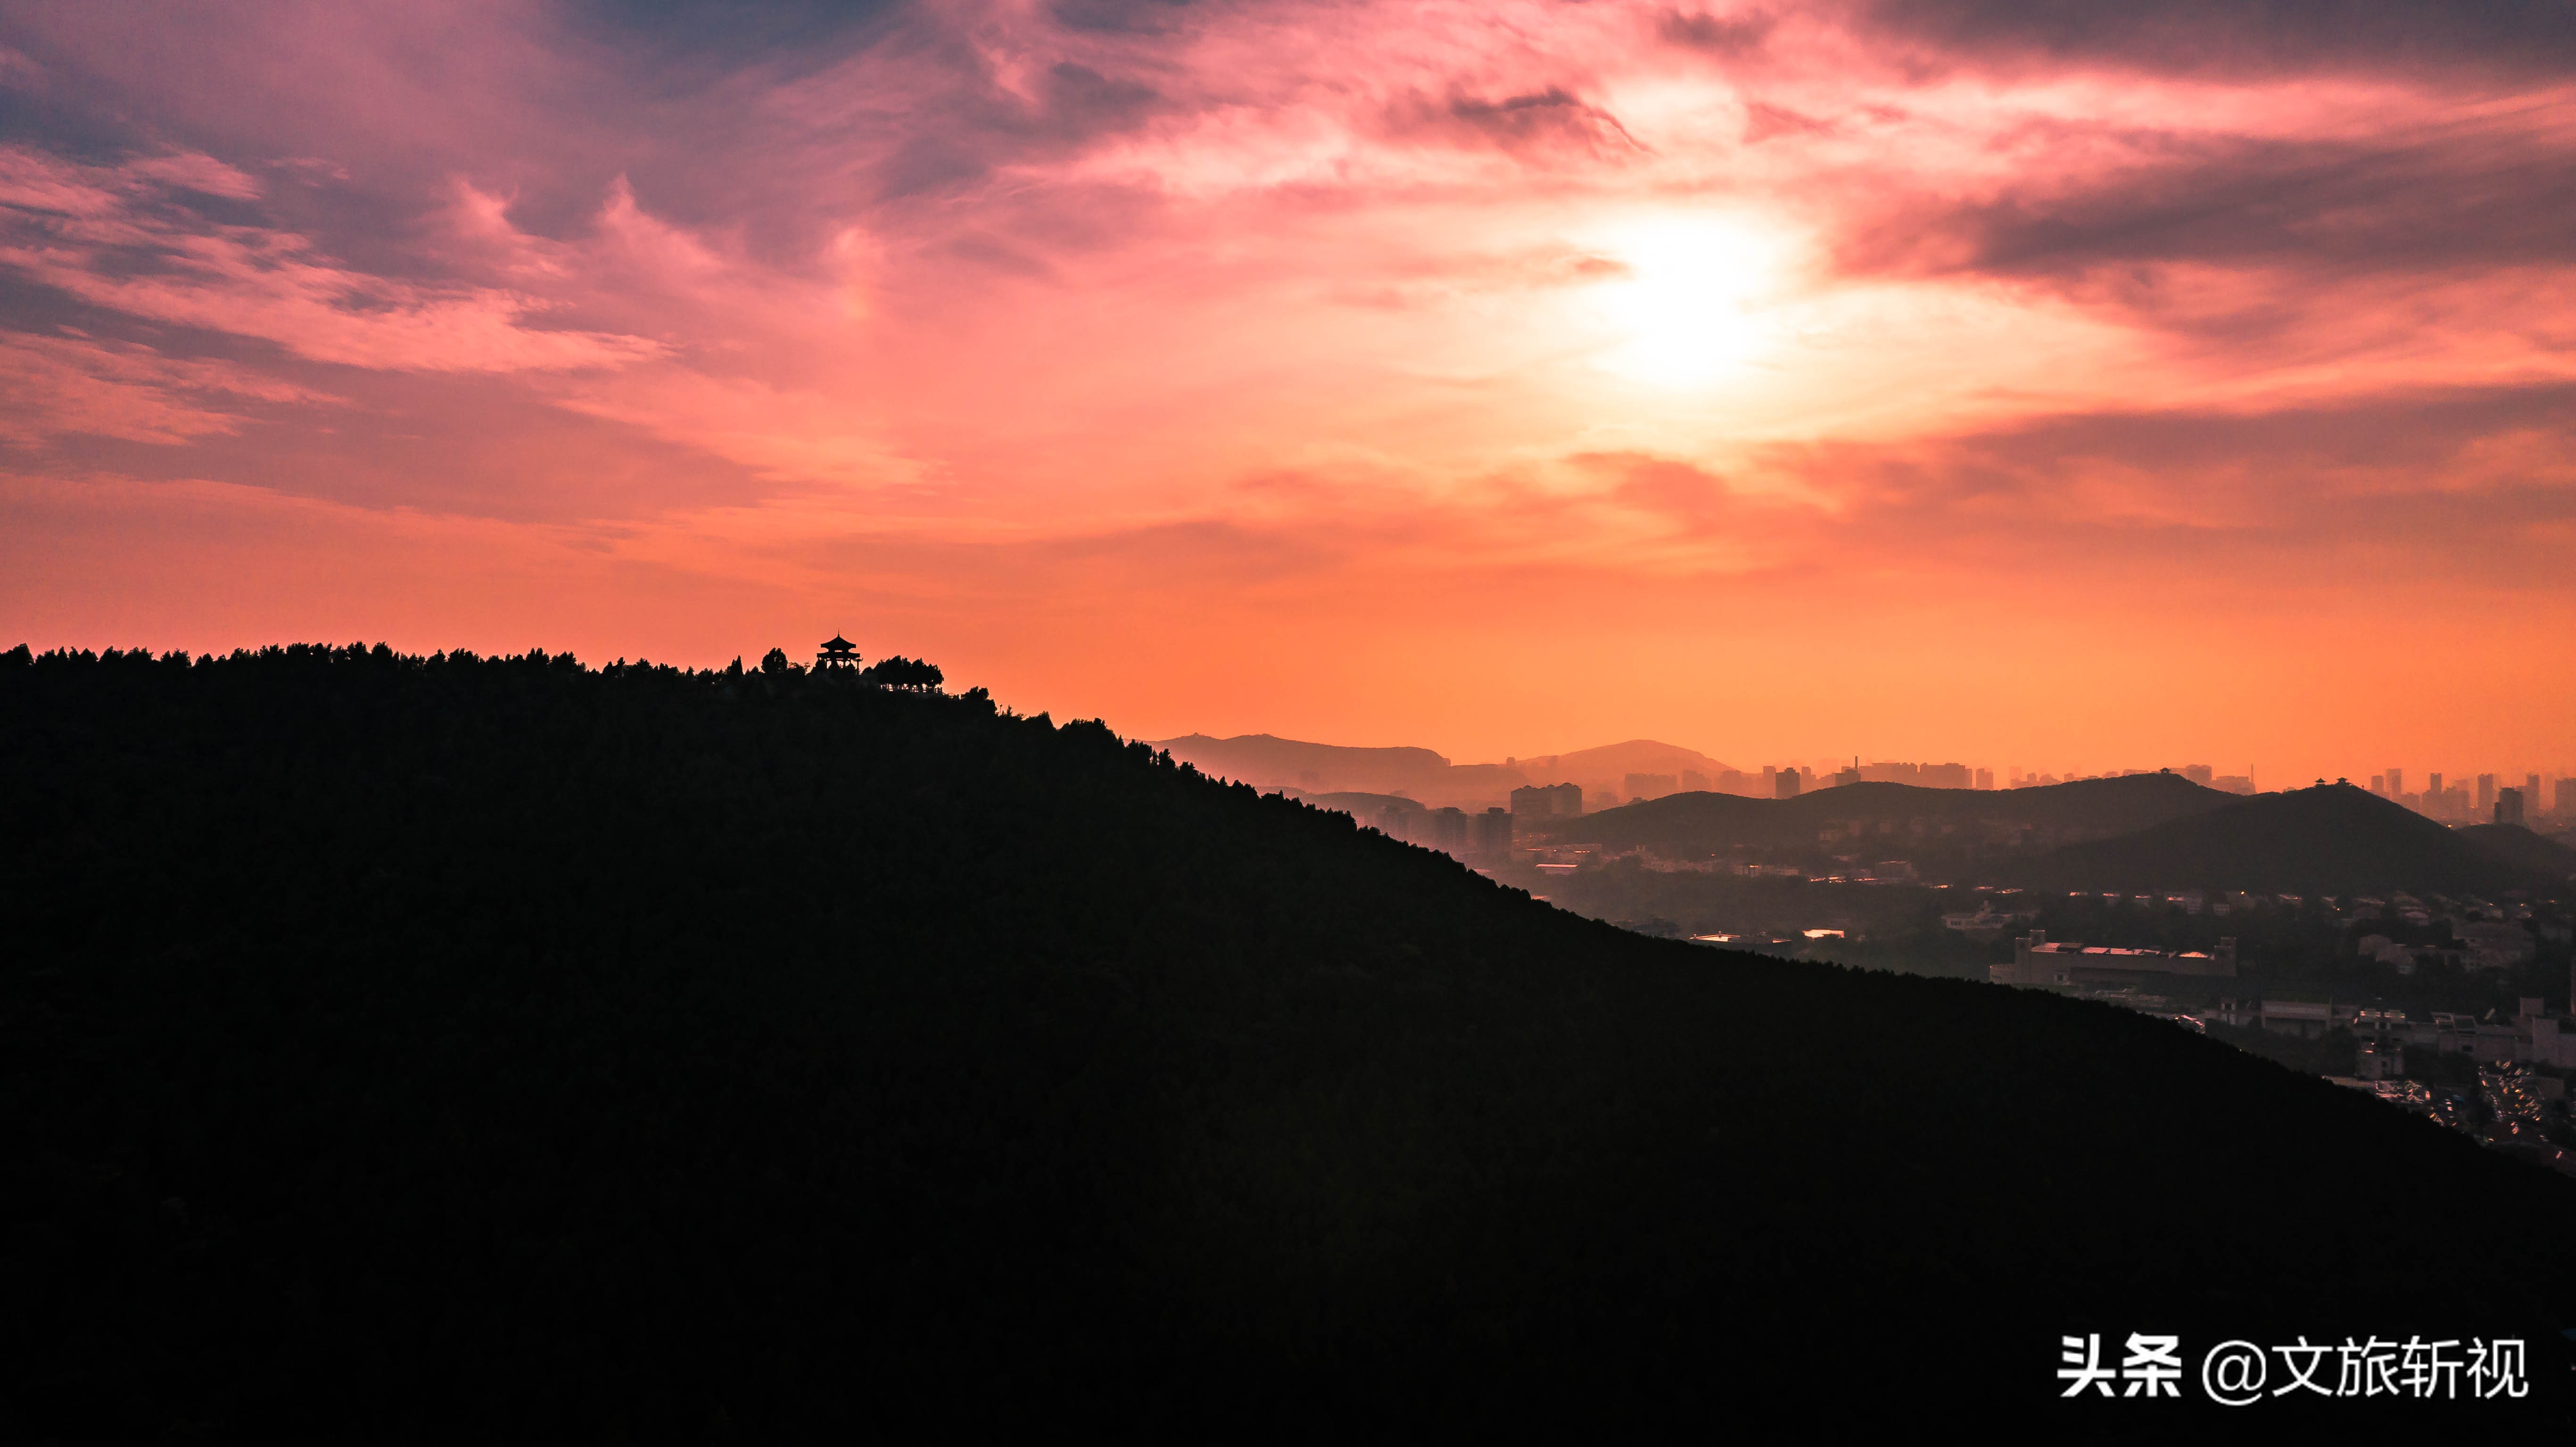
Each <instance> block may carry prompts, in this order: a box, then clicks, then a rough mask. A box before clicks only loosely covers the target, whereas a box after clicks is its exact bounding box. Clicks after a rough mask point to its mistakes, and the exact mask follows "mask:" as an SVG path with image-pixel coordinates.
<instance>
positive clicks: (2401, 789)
mask: <svg viewBox="0 0 2576 1447" xmlns="http://www.w3.org/2000/svg"><path fill="white" fill-rule="evenodd" d="M2405 792H2406V771H2405V770H2404V769H2400V768H2396V767H2394V766H2392V767H2391V768H2390V769H2389V770H2388V797H2389V798H2392V799H2394V798H2396V797H2397V796H2398V795H2400V794H2403V793H2405Z"/></svg>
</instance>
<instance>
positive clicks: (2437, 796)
mask: <svg viewBox="0 0 2576 1447" xmlns="http://www.w3.org/2000/svg"><path fill="white" fill-rule="evenodd" d="M2441 798H2442V776H2441V775H2440V774H2438V773H2432V774H2426V775H2425V776H2424V807H2425V809H2426V810H2428V811H2429V810H2431V809H2432V808H2434V807H2435V806H2436V805H2437V804H2438V803H2439V802H2440V801H2441Z"/></svg>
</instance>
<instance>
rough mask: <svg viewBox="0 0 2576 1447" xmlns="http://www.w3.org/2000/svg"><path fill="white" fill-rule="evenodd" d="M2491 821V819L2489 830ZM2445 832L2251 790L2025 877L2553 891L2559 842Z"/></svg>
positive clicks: (2341, 790) (2557, 882)
mask: <svg viewBox="0 0 2576 1447" xmlns="http://www.w3.org/2000/svg"><path fill="white" fill-rule="evenodd" d="M2492 827H2493V826H2490V829H2492ZM2522 832H2523V834H2524V836H2525V837H2526V838H2528V840H2529V844H2528V845H2526V846H2524V847H2523V848H2522V849H2520V850H2519V851H2516V850H2515V848H2514V844H2515V843H2517V842H2519V841H2516V840H2514V839H2512V838H2511V837H2510V836H2507V837H2506V838H2505V839H2504V840H2503V841H2502V842H2490V841H2491V840H2492V839H2493V836H2492V835H2491V834H2489V833H2488V831H2479V830H2468V829H2457V830H2455V829H2451V828H2449V827H2447V826H2445V825H2442V824H2437V823H2435V822H2434V821H2432V820H2430V819H2427V818H2425V817H2423V816H2422V815H2420V814H2417V813H2415V812H2413V811H2412V810H2409V809H2407V808H2405V807H2403V806H2401V805H2398V804H2395V803H2391V802H2390V801H2388V800H2386V799H2383V798H2380V797H2379V796H2377V795H2375V794H2372V793H2370V792H2368V791H2367V790H2364V789H2358V788H2355V787H2353V786H2352V785H2349V784H2319V785H2316V786H2315V787H2313V788H2307V789H2294V790H2290V791H2288V792H2286V793H2279V794H2257V795H2255V796H2254V797H2252V798H2250V799H2243V800H2239V801H2237V802H2235V803H2231V804H2229V805H2227V806H2226V807H2225V808H2222V809H2217V810H2213V811H2211V812H2209V813H2206V814H2201V815H2196V816H2194V817H2191V818H2186V819H2177V820H2174V821H2173V822H2171V823H2167V824H2162V825H2158V826H2156V827H2155V828H2152V829H2146V830H2141V831H2140V832H2138V833H2136V834H2132V835H2129V836H2126V837H2124V838H2118V839H2107V840H2101V841H2097V842H2092V843H2084V844H2074V845H2069V846H2067V847H2065V848H2063V849H2060V850H2059V851H2057V853H2056V854H2054V855H2053V856H2051V857H2050V858H2049V859H2048V860H2047V861H2045V863H2043V864H2041V865H2039V866H2037V867H2036V868H2034V869H2033V870H2031V871H2030V873H2029V875H2028V878H2030V879H2031V880H2032V881H2033V882H2036V883H2039V884H2043V885H2048V886H2052V887H2055V886H2064V887H2066V888H2070V889H2179V888H2208V889H2243V890H2255V891H2262V892H2273V891H2278V892H2283V893H2290V894H2331V895H2346V894H2366V893H2371V892H2376V891H2386V890H2401V889H2402V890H2413V891H2417V892H2424V891H2438V892H2445V893H2455V894H2463V893H2464V894H2496V893H2502V892H2504V891H2506V890H2512V889H2539V890H2550V889H2561V888H2564V887H2565V886H2566V884H2567V872H2566V870H2564V869H2563V868H2562V869H2551V868H2547V867H2545V866H2546V864H2547V863H2548V862H2549V861H2550V860H2551V857H2552V852H2553V850H2554V848H2555V846H2553V845H2552V842H2551V841H2549V840H2546V839H2542V838H2540V837H2539V836H2537V835H2532V834H2529V833H2528V831H2522Z"/></svg>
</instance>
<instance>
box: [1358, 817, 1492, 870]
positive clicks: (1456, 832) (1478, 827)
mask: <svg viewBox="0 0 2576 1447" xmlns="http://www.w3.org/2000/svg"><path fill="white" fill-rule="evenodd" d="M1371 822H1373V823H1375V825H1376V826H1377V830H1378V832H1379V833H1381V834H1384V835H1385V836H1387V837H1388V838H1390V839H1402V840H1405V841H1406V842H1408V843H1413V844H1419V845H1422V846H1424V847H1425V848H1429V849H1437V850H1439V851H1440V852H1441V853H1443V854H1447V855H1451V856H1453V857H1455V858H1458V859H1462V860H1472V861H1476V862H1480V863H1500V862H1502V861H1503V860H1506V859H1509V858H1510V857H1511V853H1512V811H1510V810H1509V809H1487V810H1485V811H1484V812H1483V813H1481V814H1470V813H1468V812H1467V811H1466V810H1464V809H1457V808H1448V809H1424V808H1419V807H1415V808H1406V807H1405V806H1403V805H1400V804H1389V805H1386V806H1384V807H1383V808H1381V809H1379V810H1378V815H1377V818H1376V819H1375V820H1374V821H1371Z"/></svg>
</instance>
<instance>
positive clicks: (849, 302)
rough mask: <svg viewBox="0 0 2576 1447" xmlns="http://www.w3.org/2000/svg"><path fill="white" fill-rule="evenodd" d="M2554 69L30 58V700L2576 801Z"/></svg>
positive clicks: (632, 25) (7, 303)
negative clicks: (1861, 760)
mask: <svg viewBox="0 0 2576 1447" xmlns="http://www.w3.org/2000/svg"><path fill="white" fill-rule="evenodd" d="M2571 17H2576V11H2571V8H2570V7H2569V6H2567V5H2565V4H2562V3H2542V0H2532V3H2521V4H2517V3H2498V4H2484V5H2482V4H2466V3H2464V4H2453V5H2443V6H2432V5H2417V4H2406V5H2399V4H2328V3H2322V0H2319V3H2294V0H2278V3H2259V0H2241V3H2228V0H2207V3H2197V4H2173V5H2161V6H2159V5H2144V4H2138V3H2109V0H2102V3H2066V0H2060V3H2021V4H2014V3H2002V0H1911V3H1909V0H1888V3H1879V4H1848V5H1831V4H1820V5H1801V6H1775V7H1769V8H1757V7H1746V8H1735V9H1725V8H1718V9H1697V8H1681V9H1675V8H1669V7H1660V6H1647V5H1622V4H1612V3H1591V4H1511V3H1478V4H1412V5H1372V4H1361V3H1331V4H1302V3H1263V4H1230V3H1189V4H1180V3H1164V0H1058V3H1055V4H1052V5H1047V4H1034V5H1032V4H987V3H941V4H918V5H907V4H883V5H873V6H870V5H848V4H822V3H803V4H751V3H705V4H686V3H682V4H667V5H661V4H646V3H606V0H595V3H555V4H546V3H533V0H524V3H523V0H471V3H464V0H405V3H401V4H383V5H362V4H352V3H345V0H335V3H294V0H264V3H261V4H256V5H244V4H241V3H239V0H233V3H226V4H214V3H207V4H186V3H164V4H154V5H127V4H117V3H102V0H74V3H50V0H12V3H11V4H9V5H8V6H7V7H6V9H5V10H0V646H6V645H8V644H11V643H15V642H19V641H25V642H27V643H30V644H32V645H34V646H36V647H38V648H45V647H53V646H64V645H70V646H86V647H93V648H95V647H105V646H109V645H119V646H129V645H135V644H147V645H150V646H152V647H154V648H161V649H166V648H186V649H190V650H196V651H203V650H207V649H229V648H232V647H235V646H241V645H255V644H259V643H266V642H280V641H290V640H298V639H329V640H335V641H343V642H346V641H352V640H360V639H363V640H367V641H370V642H372V641H375V640H378V639H383V640H386V641H389V642H391V643H393V644H394V645H395V646H397V647H399V648H404V649H415V650H422V651H427V650H431V649H437V648H445V647H458V646H462V647H470V648H473V649H476V650H478V651H486V652H490V651H518V650H522V649H525V648H528V647H531V646H541V647H545V648H548V649H565V648H569V649H572V650H574V651H576V652H577V653H579V654H580V655H581V656H582V657H583V658H584V659H585V660H588V661H592V662H606V661H608V660H610V659H613V658H616V657H619V656H624V657H628V658H634V657H639V656H642V657H650V658H652V659H655V660H657V661H668V662H678V663H690V664H721V663H723V662H725V661H726V660H728V659H730V658H732V657H733V656H735V655H737V654H743V655H748V656H749V657H751V658H756V657H757V656H758V655H759V653H760V652H761V651H762V650H764V649H766V648H767V647H769V646H771V645H772V644H781V645H784V646H786V647H787V648H788V650H789V651H790V652H791V653H793V654H810V653H811V651H812V649H813V647H814V645H815V644H816V643H817V642H818V641H820V640H821V639H823V638H825V637H828V636H829V635H831V634H832V633H834V632H835V631H841V632H846V633H847V634H848V635H849V636H850V637H851V638H852V639H854V640H857V642H858V643H859V646H860V648H861V650H862V651H863V652H865V653H867V654H870V655H871V656H873V655H876V654H882V653H887V652H902V653H907V654H916V655H926V656H928V657H930V658H932V659H934V660H936V661H938V662H939V663H941V664H942V665H943V666H944V667H945V668H946V669H947V671H948V675H949V678H950V680H951V682H952V684H961V685H962V684H970V683H982V684H985V685H987V686H989V687H991V688H992V689H993V691H994V693H995V695H996V696H997V697H998V698H1000V699H1001V700H1002V701H1003V702H1005V703H1008V704H1011V705H1014V706H1016V707H1019V708H1021V709H1022V710H1024V711H1029V712H1035V711H1038V710H1041V709H1043V710H1048V711H1050V712H1052V713H1053V714H1054V716H1055V717H1057V718H1059V719H1062V718H1067V717H1072V716H1091V715H1100V716H1103V717H1105V718H1106V719H1107V720H1108V721H1109V722H1110V724H1111V725H1112V726H1113V727H1115V728H1117V729H1119V730H1120V731H1121V732H1123V733H1128V734H1134V735H1143V736H1147V737H1161V736H1165V735H1171V734H1178V733H1183V732H1188V731H1191V730H1199V731H1204V732H1207V733H1213V734H1231V733H1240V732H1255V731H1266V732H1272V733H1278V734H1282V735H1288V736H1292V737H1301V738H1309V739H1317V740H1323V741H1328V742H1335V743H1348V744H1418V745H1424V746H1428V747H1432V748H1436V749H1439V750H1441V751H1442V752H1444V753H1447V754H1449V755H1451V756H1452V757H1453V758H1457V759H1460V760H1461V761H1469V760H1480V759H1499V758H1501V757H1502V756H1504V755H1506V754H1518V755H1530V754H1537V753H1544V752H1555V751H1559V750H1569V749H1576V748H1582V747H1586V746H1589V745H1595V744H1601V743H1607V742H1611V741H1614V740H1618V739H1625V738H1632V737H1639V736H1646V737H1654V738H1660V739H1666V740H1670V741H1672V742H1674V743H1679V744H1684V745H1688V746H1690V747H1694V748H1698V749H1701V750H1704V751H1706V752H1708V753H1710V754H1713V755H1716V756H1717V757H1719V758H1722V759H1725V760H1727V761H1729V762H1731V763H1734V764H1736V765H1738V766H1756V765H1759V764H1762V763H1764V762H1772V761H1777V760H1780V759H1785V758H1792V757H1794V758H1798V759H1808V758H1813V757H1817V756H1820V755H1824V754H1830V753H1841V754H1851V753H1858V754H1860V755H1863V756H1865V757H1867V758H1871V759H1936V760H1938V759H1963V760H1967V761H1970V762H1973V763H1985V764H1989V765H1992V766H1995V767H1997V768H1998V769H2000V768H2002V767H2004V766H2005V765H2007V764H2010V763H2018V764H2020V765H2021V766H2023V767H2024V768H2028V769H2034V770H2035V769H2048V770H2051V771H2057V772H2063V771H2066V770H2068V769H2083V770H2086V771H2094V770H2100V769H2105V768H2118V767H2154V766H2158V765H2167V764H2171V765H2180V764H2182V763H2184V762H2187V761H2188V762H2208V763H2213V764H2216V765H2218V766H2219V767H2220V769H2221V771H2222V772H2239V771H2242V770H2244V769H2246V768H2248V767H2251V768H2253V769H2255V770H2256V773H2257V777H2258V779H2260V780H2261V781H2262V782H2263V783H2264V785H2265V786H2266V787H2271V786H2274V785H2276V784H2281V783H2289V782H2298V781H2301V780H2302V779H2303V778H2304V777H2305V776H2310V775H2314V774H2325V775H2328V776H2332V775H2335V774H2355V775H2367V774H2369V773H2373V772H2377V771H2378V770H2379V769H2380V768H2382V767H2384V766H2386V765H2389V764H2402V765H2404V766H2406V767H2407V768H2408V769H2409V772H2410V774H2415V775H2417V776H2418V777H2420V772H2421V771H2428V770H2437V769H2438V770H2446V771H2450V772H2454V773H2458V772H2467V771H2471V770H2498V769H2502V770H2510V771H2516V772H2519V771H2521V770H2524V769H2531V770H2542V771H2549V772H2557V771H2561V770H2565V771H2569V772H2576V445H2571V443H2576V18H2571ZM2294 776H2296V777H2294Z"/></svg>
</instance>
